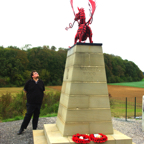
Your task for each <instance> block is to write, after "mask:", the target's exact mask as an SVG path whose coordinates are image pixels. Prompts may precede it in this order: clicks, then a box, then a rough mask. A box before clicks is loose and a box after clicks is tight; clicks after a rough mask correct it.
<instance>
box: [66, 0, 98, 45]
mask: <svg viewBox="0 0 144 144" xmlns="http://www.w3.org/2000/svg"><path fill="white" fill-rule="evenodd" d="M70 3H71V7H72V10H73V13H74V15H75V18H74V22H73V24H71V23H70V24H69V27H66V28H65V29H66V30H68V29H69V28H72V27H73V25H74V23H75V21H77V22H78V26H79V28H78V30H77V33H76V35H75V40H74V44H76V42H77V40H78V39H79V42H80V43H81V41H85V40H86V39H87V37H89V41H90V43H93V41H92V30H91V28H90V27H89V24H91V23H92V20H93V14H94V12H95V9H96V3H95V1H94V0H89V3H88V4H89V6H90V15H91V16H90V19H89V20H88V22H85V11H84V9H83V8H80V9H79V8H78V11H79V12H78V13H77V14H75V12H74V8H73V0H70Z"/></svg>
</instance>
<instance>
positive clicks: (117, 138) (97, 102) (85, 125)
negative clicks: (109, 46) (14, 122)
mask: <svg viewBox="0 0 144 144" xmlns="http://www.w3.org/2000/svg"><path fill="white" fill-rule="evenodd" d="M37 132H38V131H37ZM39 133H41V135H40V136H42V133H44V135H45V138H46V141H47V143H48V144H70V143H74V142H73V141H72V135H74V134H77V133H80V134H97V133H103V134H105V135H107V137H108V141H107V142H105V144H132V139H131V138H129V137H127V136H126V135H124V134H122V133H120V132H118V131H116V130H113V126H112V120H111V110H110V103H109V94H108V89H107V80H106V72H105V64H104V57H103V52H102V44H86V43H84V44H83V43H77V44H76V45H74V46H73V47H72V48H71V49H69V50H68V53H67V60H66V65H65V71H64V77H63V84H62V90H61V97H60V103H59V110H58V115H57V121H56V124H46V125H44V130H43V131H39ZM33 135H36V131H34V132H33ZM39 138H40V137H39ZM37 140H39V139H38V136H37V137H35V136H34V143H35V144H36V141H37ZM39 143H40V142H39ZM93 143H94V142H90V144H93Z"/></svg>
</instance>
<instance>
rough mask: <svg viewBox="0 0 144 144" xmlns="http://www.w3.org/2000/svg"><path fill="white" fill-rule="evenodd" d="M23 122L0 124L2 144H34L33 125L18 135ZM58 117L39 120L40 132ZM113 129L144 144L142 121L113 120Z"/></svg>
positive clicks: (137, 143)
mask: <svg viewBox="0 0 144 144" xmlns="http://www.w3.org/2000/svg"><path fill="white" fill-rule="evenodd" d="M22 121H23V120H18V121H13V122H3V123H0V144H33V135H32V123H31V122H30V124H29V126H28V127H27V129H26V130H25V131H24V132H23V134H22V135H17V132H18V131H19V129H20V126H21V123H22ZM55 122H56V117H47V118H39V124H38V130H42V129H43V125H44V124H53V123H55ZM112 123H113V128H114V129H116V130H118V131H120V132H122V133H123V134H125V135H127V136H129V137H131V138H132V141H133V142H134V143H136V144H144V132H142V120H135V119H128V120H127V121H125V119H122V118H121V119H120V118H112Z"/></svg>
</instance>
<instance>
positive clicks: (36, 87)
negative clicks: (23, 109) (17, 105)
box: [17, 71, 45, 135]
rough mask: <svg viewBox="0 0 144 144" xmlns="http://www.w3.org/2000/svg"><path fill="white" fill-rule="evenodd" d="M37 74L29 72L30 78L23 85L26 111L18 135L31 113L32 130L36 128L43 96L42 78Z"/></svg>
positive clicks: (24, 127) (26, 123) (25, 125)
mask: <svg viewBox="0 0 144 144" xmlns="http://www.w3.org/2000/svg"><path fill="white" fill-rule="evenodd" d="M38 78H39V74H38V73H37V72H36V71H32V72H31V79H30V80H28V81H27V82H26V84H25V86H24V91H25V92H26V96H27V104H26V106H27V113H26V115H25V118H24V120H23V122H22V125H21V128H20V130H19V131H18V133H17V134H18V135H20V134H22V132H23V131H24V129H26V128H27V126H28V124H29V122H30V120H31V117H32V115H33V120H32V125H33V130H36V129H37V125H38V119H39V114H40V108H41V105H42V100H43V96H44V91H45V86H44V83H43V81H42V80H40V79H38Z"/></svg>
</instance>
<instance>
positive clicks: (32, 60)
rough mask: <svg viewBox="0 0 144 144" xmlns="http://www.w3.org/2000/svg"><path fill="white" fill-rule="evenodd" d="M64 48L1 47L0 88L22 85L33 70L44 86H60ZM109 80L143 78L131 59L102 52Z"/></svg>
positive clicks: (135, 79) (138, 79)
mask: <svg viewBox="0 0 144 144" xmlns="http://www.w3.org/2000/svg"><path fill="white" fill-rule="evenodd" d="M66 55H67V49H65V48H59V49H58V50H57V51H56V47H55V46H52V47H51V48H50V47H49V46H43V47H33V48H28V45H26V46H25V47H24V48H23V49H20V48H18V47H16V46H9V47H7V48H4V47H3V46H0V87H5V86H23V85H24V84H25V82H26V81H27V80H28V79H30V73H31V71H32V70H36V71H37V72H38V73H39V74H40V79H42V80H43V81H44V83H45V85H61V84H62V81H63V73H64V68H65V62H66ZM104 61H105V69H106V76H107V81H108V83H115V82H131V81H140V80H142V79H143V73H142V71H141V70H140V69H139V68H138V66H137V65H136V64H135V63H134V62H131V61H128V60H123V59H122V58H121V57H119V56H115V55H110V54H104Z"/></svg>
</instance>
